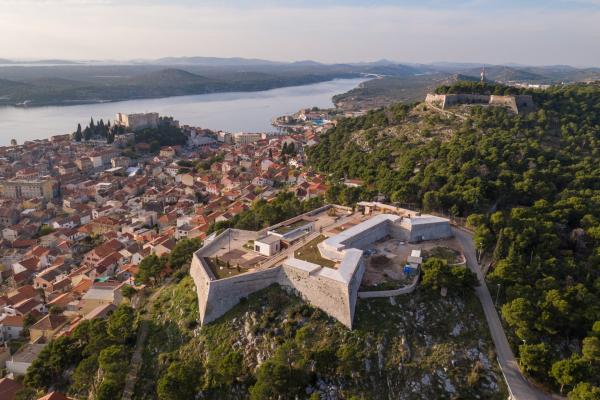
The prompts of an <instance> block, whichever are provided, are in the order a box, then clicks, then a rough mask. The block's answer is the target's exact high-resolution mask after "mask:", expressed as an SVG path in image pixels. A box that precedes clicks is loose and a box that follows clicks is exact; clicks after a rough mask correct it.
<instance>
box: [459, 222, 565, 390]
mask: <svg viewBox="0 0 600 400" xmlns="http://www.w3.org/2000/svg"><path fill="white" fill-rule="evenodd" d="M452 230H453V232H454V236H455V237H456V239H457V240H458V241H459V242H460V244H461V246H462V248H463V251H464V253H465V257H466V259H467V265H468V266H469V269H470V270H471V271H473V272H474V273H475V274H477V279H478V280H479V286H477V287H476V288H475V293H476V295H477V297H478V298H479V301H481V305H482V306H483V312H484V314H485V319H486V320H487V323H488V326H489V328H490V333H491V335H492V340H493V341H494V345H495V347H496V354H497V355H498V362H499V363H500V368H501V369H502V373H503V374H504V378H505V380H506V384H507V386H508V391H509V393H510V396H511V399H514V400H549V399H553V398H557V397H554V396H551V395H549V394H546V393H544V392H542V391H541V390H539V389H537V388H536V387H534V386H532V385H531V384H530V383H529V382H528V381H527V380H526V379H525V377H523V374H521V371H520V369H519V365H518V363H517V360H516V358H515V356H514V354H513V352H512V349H511V348H510V345H509V344H508V339H507V338H506V334H505V333H504V328H503V327H502V323H501V322H500V317H499V316H498V312H497V311H496V308H495V306H494V302H493V300H492V296H491V295H490V291H489V290H488V287H487V285H486V283H485V276H484V275H483V273H482V272H481V268H480V267H479V263H478V262H477V256H476V252H475V246H474V245H473V238H472V234H471V233H470V232H468V231H465V230H463V229H461V228H456V227H455V228H452Z"/></svg>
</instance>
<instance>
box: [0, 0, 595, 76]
mask: <svg viewBox="0 0 600 400" xmlns="http://www.w3.org/2000/svg"><path fill="white" fill-rule="evenodd" d="M171 56H213V57H249V58H264V59H269V60H279V61H297V60H308V59H311V60H315V61H320V62H326V63H336V62H358V61H374V60H379V59H383V58H385V59H389V60H394V61H398V62H412V63H428V62H435V61H455V62H476V63H486V64H503V63H519V64H528V65H549V64H569V65H575V66H600V0H571V1H566V0H519V1H518V0H406V1H403V0H396V1H393V0H370V1H369V0H345V1H342V0H320V1H319V0H302V1H298V0H296V1H291V0H278V1H275V0H229V1H228V0H220V1H219V0H196V1H194V0H170V1H168V0H0V58H9V59H48V58H52V59H56V58H66V59H78V60H90V59H95V60H100V59H114V60H131V59H140V58H148V59H152V58H160V57H171Z"/></svg>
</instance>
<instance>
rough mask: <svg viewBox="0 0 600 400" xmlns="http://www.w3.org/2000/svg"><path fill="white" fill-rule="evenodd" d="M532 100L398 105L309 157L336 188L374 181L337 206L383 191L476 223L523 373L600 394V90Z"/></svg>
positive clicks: (576, 88) (331, 138) (580, 88)
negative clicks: (523, 106)
mask: <svg viewBox="0 0 600 400" xmlns="http://www.w3.org/2000/svg"><path fill="white" fill-rule="evenodd" d="M460 85H461V84H458V85H455V86H456V87H454V88H452V90H453V91H460V89H461V87H460ZM464 85H465V87H466V86H472V84H470V83H465V84H464ZM489 89H490V90H492V91H493V92H497V93H504V92H505V91H507V88H505V87H491V88H489ZM448 90H449V89H448V88H444V89H441V90H440V91H442V92H444V91H448ZM531 94H532V95H533V97H534V101H535V102H536V104H537V107H538V111H536V112H534V113H530V114H527V115H522V116H517V115H512V114H510V113H509V112H508V111H507V110H505V109H503V108H498V107H489V108H484V107H472V108H470V107H469V108H466V107H465V108H463V109H461V110H460V112H462V113H464V114H465V115H466V118H465V119H461V118H458V117H457V118H454V117H447V116H445V115H441V114H437V113H435V112H434V111H430V110H427V109H426V107H425V106H424V105H423V104H419V105H415V106H406V105H392V106H389V107H387V108H385V109H381V110H376V111H372V112H369V113H368V114H367V115H365V116H362V117H358V118H353V119H345V120H343V121H341V122H340V123H339V124H338V125H337V127H336V128H334V129H332V130H330V131H329V132H328V133H327V134H326V135H325V136H324V137H323V138H322V141H321V143H320V144H318V145H316V146H315V147H313V148H311V149H310V150H309V151H308V155H309V160H310V163H311V165H312V166H313V167H314V168H315V169H317V170H319V171H322V172H327V173H330V174H331V179H332V180H333V181H334V182H335V181H339V180H341V179H343V178H344V177H346V178H358V179H362V180H364V182H365V187H364V188H361V189H356V188H343V187H342V186H334V187H333V188H332V189H331V191H330V193H329V200H334V201H340V202H345V203H351V202H354V201H357V200H359V199H372V198H373V197H374V196H375V195H376V194H378V193H382V194H384V195H386V196H387V197H388V198H389V199H390V200H391V201H393V202H400V203H403V204H410V203H412V204H414V205H415V206H417V207H420V208H422V209H423V210H425V211H428V210H435V211H440V212H445V213H449V214H453V215H456V216H463V217H467V216H468V217H469V218H468V223H469V224H470V225H471V226H472V227H474V228H476V237H475V242H476V244H477V245H478V246H479V247H480V248H481V249H482V250H485V252H486V254H487V256H488V258H489V259H490V261H492V262H493V264H492V270H491V273H490V274H489V275H488V278H489V281H490V284H491V285H492V287H494V288H496V284H500V285H501V287H500V288H501V290H500V300H501V302H502V304H503V305H502V310H501V311H502V316H503V319H504V322H505V324H506V326H507V327H508V328H509V333H510V336H511V340H512V343H513V344H514V346H515V350H517V352H518V353H519V355H520V362H521V365H522V367H523V369H524V370H525V371H526V372H527V373H529V374H530V375H531V376H532V377H533V378H535V379H536V380H538V381H539V382H540V383H542V384H544V385H546V386H547V387H550V388H552V389H554V390H557V391H558V390H561V391H563V393H567V392H569V391H572V392H573V394H572V395H571V396H572V398H576V399H583V398H584V397H577V393H596V394H595V396H597V397H585V398H586V399H587V398H599V397H598V396H600V389H598V388H597V387H598V386H600V223H599V221H600V86H599V85H597V84H596V85H572V86H563V87H556V88H551V89H549V90H547V91H543V92H531ZM592 386H596V389H593V387H592ZM593 390H597V392H593Z"/></svg>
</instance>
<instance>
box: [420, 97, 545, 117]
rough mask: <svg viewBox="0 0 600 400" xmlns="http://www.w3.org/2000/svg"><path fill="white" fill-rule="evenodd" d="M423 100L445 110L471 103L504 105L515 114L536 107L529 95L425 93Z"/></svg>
mask: <svg viewBox="0 0 600 400" xmlns="http://www.w3.org/2000/svg"><path fill="white" fill-rule="evenodd" d="M425 102H426V103H427V104H431V105H433V106H436V107H439V108H441V109H442V110H445V109H446V108H448V107H452V106H456V105H463V104H471V105H477V104H478V105H488V106H497V107H506V108H508V109H510V110H511V111H512V112H514V113H515V114H524V113H527V112H530V111H535V109H536V107H535V104H534V102H533V99H532V97H531V96H530V95H511V96H497V95H487V94H432V93H429V94H427V97H425Z"/></svg>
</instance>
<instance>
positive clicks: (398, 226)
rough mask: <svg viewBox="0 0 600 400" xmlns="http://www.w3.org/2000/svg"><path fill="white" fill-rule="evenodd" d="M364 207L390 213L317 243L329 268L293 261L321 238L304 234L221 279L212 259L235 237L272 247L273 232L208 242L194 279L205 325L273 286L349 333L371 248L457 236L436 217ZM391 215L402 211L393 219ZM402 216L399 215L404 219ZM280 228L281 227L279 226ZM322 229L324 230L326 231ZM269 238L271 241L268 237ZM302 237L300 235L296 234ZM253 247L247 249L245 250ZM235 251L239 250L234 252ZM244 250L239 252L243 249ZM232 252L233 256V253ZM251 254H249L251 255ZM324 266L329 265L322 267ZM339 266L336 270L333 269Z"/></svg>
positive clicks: (228, 234)
mask: <svg viewBox="0 0 600 400" xmlns="http://www.w3.org/2000/svg"><path fill="white" fill-rule="evenodd" d="M359 206H361V207H363V208H364V209H365V213H367V214H370V213H371V211H372V210H374V209H379V210H382V211H384V212H385V213H380V214H377V215H375V216H373V217H371V218H369V219H366V220H365V221H364V222H360V223H358V224H356V225H354V226H352V227H350V228H348V229H344V228H343V225H341V229H342V230H341V231H340V232H339V233H337V234H335V235H332V236H330V237H329V238H327V239H324V240H323V241H321V242H320V243H318V245H317V247H318V252H319V253H320V257H321V258H322V260H323V261H327V260H329V261H328V262H327V264H329V265H330V266H324V265H319V264H316V263H312V262H308V261H304V260H301V259H297V258H295V257H294V252H293V250H294V249H297V248H298V247H295V246H297V245H298V244H304V243H306V241H307V240H306V239H310V237H312V236H315V235H317V239H318V237H319V236H318V235H319V234H318V233H317V232H313V231H312V227H311V229H307V230H305V231H304V232H305V233H304V234H305V235H307V236H306V237H305V238H304V239H298V240H299V242H298V243H296V244H294V243H293V242H290V243H288V244H286V245H287V246H289V247H288V249H287V250H282V252H281V253H279V254H275V255H274V256H273V258H272V259H266V260H264V263H262V264H259V266H257V267H255V268H253V269H252V270H251V271H248V272H245V273H241V274H239V275H235V276H231V277H224V278H221V279H218V278H217V277H216V274H215V272H214V269H213V268H214V266H212V268H211V265H210V262H211V261H210V259H209V257H214V256H215V255H216V254H218V253H219V252H221V254H223V253H222V251H224V250H226V249H227V248H230V247H231V240H232V237H233V238H234V239H235V241H236V242H237V243H244V242H246V241H255V242H259V241H262V242H271V241H272V240H265V238H268V237H271V236H272V235H271V234H269V232H274V231H275V230H276V229H277V228H276V227H271V228H268V229H266V230H263V231H259V232H251V231H243V230H236V229H227V230H225V231H224V232H223V233H221V234H220V235H218V236H216V237H214V238H212V239H211V240H207V241H206V243H205V245H204V246H203V247H202V248H201V249H199V250H198V251H197V252H196V253H195V254H194V256H193V259H192V264H191V270H190V274H191V276H192V278H193V279H194V283H195V284H196V291H197V295H198V306H199V315H200V323H201V324H206V323H209V322H211V321H214V320H215V319H217V318H219V317H220V316H222V315H223V314H225V313H226V312H227V311H228V310H229V309H231V308H232V307H233V306H235V305H236V304H237V303H239V301H240V299H242V298H244V297H247V296H248V295H250V294H252V293H254V292H256V291H258V290H261V289H264V288H266V287H268V286H270V285H272V284H274V283H277V284H279V285H280V286H282V287H284V288H287V289H289V290H292V291H295V292H296V293H298V294H299V295H300V296H301V297H302V298H303V299H305V300H306V301H308V302H309V303H311V304H312V305H313V306H315V307H318V308H320V309H321V310H323V311H324V312H325V313H327V314H328V315H330V316H331V317H333V318H336V319H337V320H338V321H340V322H341V323H342V324H344V325H346V326H347V327H348V328H350V329H351V328H352V324H353V320H354V310H355V307H356V299H357V296H358V289H359V287H360V284H361V281H362V278H363V274H364V272H365V263H364V250H366V249H367V248H368V246H370V245H371V244H372V243H374V242H376V241H378V240H381V239H384V238H386V237H392V238H397V239H400V240H402V241H407V242H418V241H423V240H433V239H443V238H449V237H452V231H451V229H450V225H449V221H448V220H446V219H444V218H439V217H435V216H432V215H422V216H421V215H419V214H417V213H414V212H408V210H402V209H396V208H395V207H392V206H387V205H383V204H380V203H360V204H359ZM331 207H332V206H326V207H323V208H321V209H319V210H315V211H313V212H312V213H308V214H306V215H304V216H299V217H296V218H294V219H292V220H290V221H288V222H287V223H291V224H297V223H298V220H299V219H300V218H303V217H306V216H307V215H308V216H313V217H314V216H315V215H316V214H319V213H321V214H325V213H324V211H326V210H327V209H328V208H331ZM390 211H397V212H396V213H394V214H392V213H389V212H390ZM399 214H400V215H399ZM280 225H281V224H280ZM321 228H322V227H321ZM265 234H266V236H265ZM296 236H297V235H296ZM245 248H248V247H245ZM234 251H235V250H234ZM238 251H240V250H238ZM228 253H232V251H231V250H230V251H229V252H228ZM248 254H249V253H247V255H248ZM323 263H324V264H325V262H323ZM332 264H333V265H335V266H333V267H332V266H331V265H332Z"/></svg>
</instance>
